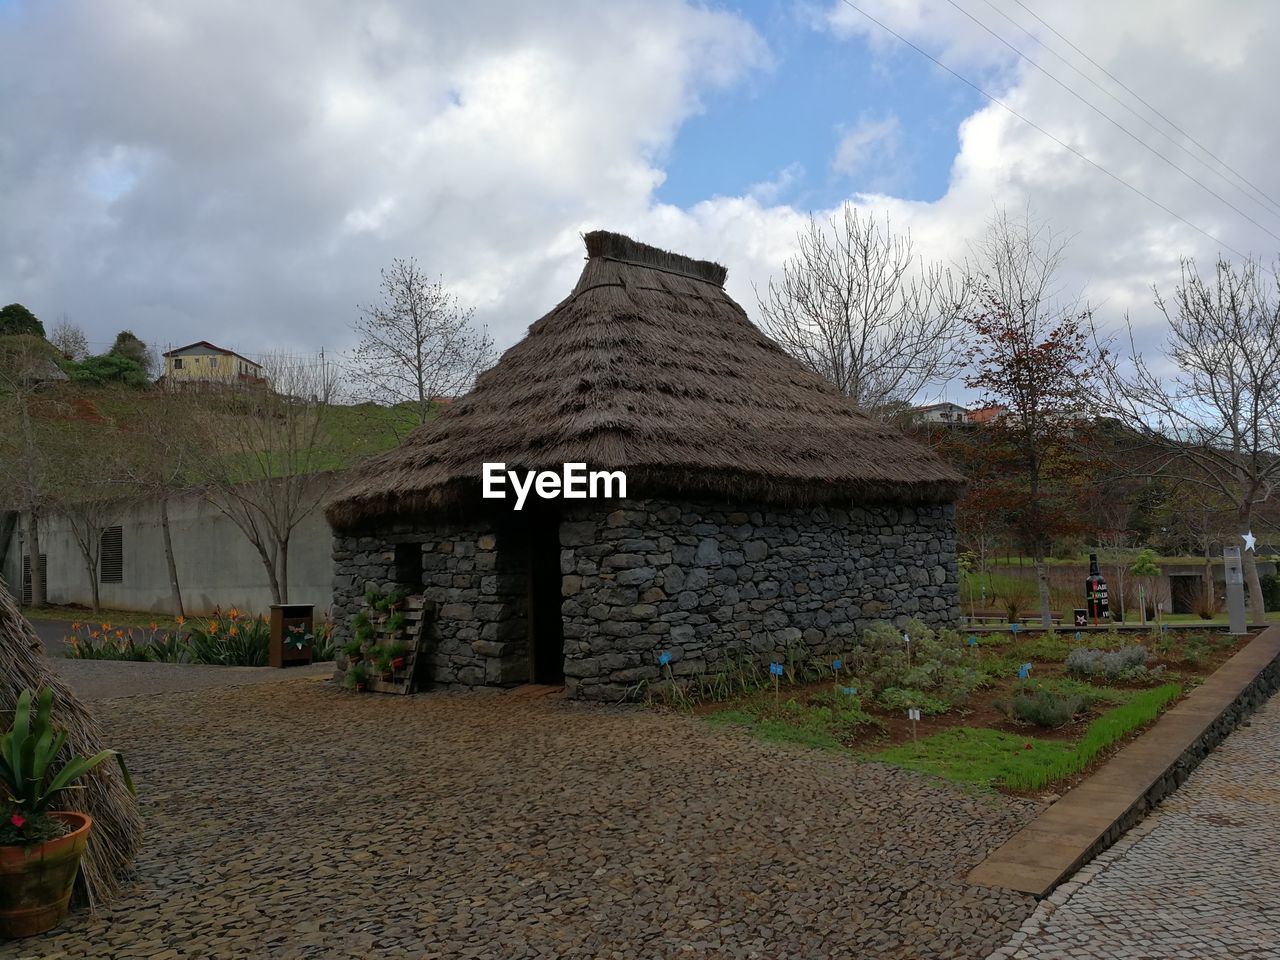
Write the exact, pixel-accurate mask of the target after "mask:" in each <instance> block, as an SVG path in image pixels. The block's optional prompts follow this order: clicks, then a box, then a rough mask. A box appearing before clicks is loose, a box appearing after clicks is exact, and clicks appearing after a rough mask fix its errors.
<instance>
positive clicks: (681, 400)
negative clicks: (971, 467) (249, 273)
mask: <svg viewBox="0 0 1280 960" xmlns="http://www.w3.org/2000/svg"><path fill="white" fill-rule="evenodd" d="M586 244H587V256H588V259H587V265H586V267H585V268H584V269H583V271H582V276H581V277H580V278H579V280H578V285H577V286H576V287H575V288H574V290H573V293H572V294H570V296H569V297H568V298H567V299H566V300H564V301H562V302H561V303H560V304H558V305H557V306H556V307H555V309H553V310H552V311H551V312H550V313H548V314H547V315H546V316H544V317H543V318H542V319H540V320H538V321H537V322H536V323H534V324H533V325H532V326H531V327H530V328H529V333H528V335H527V336H526V337H525V338H524V339H523V340H521V341H520V342H519V343H517V344H516V345H515V346H514V347H512V348H511V349H510V350H508V351H507V352H506V353H505V354H503V356H502V358H501V359H500V360H499V361H498V363H497V364H496V365H495V366H494V367H493V368H492V369H490V370H488V371H487V372H485V373H484V374H482V375H481V376H480V377H479V379H478V380H477V381H476V386H475V389H474V390H472V391H471V392H470V393H469V394H467V395H466V396H465V397H463V398H461V399H460V400H458V401H457V402H456V403H453V404H451V405H450V406H449V407H448V408H447V409H446V410H444V411H443V412H442V413H441V414H440V416H439V417H438V418H437V419H436V420H435V421H433V422H432V423H429V424H427V425H426V426H423V427H420V428H419V429H417V430H415V431H414V432H413V433H412V434H411V435H410V436H409V437H408V439H406V441H405V442H404V443H403V444H402V445H401V446H400V447H399V448H397V449H395V450H392V451H391V452H389V453H386V454H384V455H382V456H379V457H376V458H374V459H372V460H370V461H369V462H367V463H366V464H364V465H363V466H362V467H361V468H360V469H359V470H357V471H356V473H355V474H354V475H353V477H352V479H351V480H350V481H349V482H348V483H347V484H346V485H345V486H344V487H343V488H342V489H340V490H339V491H338V493H337V494H336V495H335V496H334V497H333V498H332V499H331V501H330V502H329V504H328V506H327V508H326V515H327V516H328V518H329V521H330V522H331V523H332V524H333V525H334V526H336V527H339V528H343V529H350V528H352V527H358V526H360V525H362V524H365V523H369V522H377V521H380V520H383V519H390V518H391V517H393V516H396V515H402V514H423V513H431V512H434V511H437V510H441V509H456V508H459V507H463V506H474V505H478V504H480V503H482V501H481V500H480V477H481V470H482V465H483V464H484V463H485V462H499V461H500V462H503V463H506V464H507V469H509V470H511V469H520V470H528V469H555V470H559V469H560V467H561V465H562V464H563V463H565V462H583V463H586V464H587V466H588V468H590V469H614V470H616V469H622V470H625V471H626V474H627V492H628V495H629V496H632V497H634V496H637V495H638V494H640V493H642V492H654V493H669V494H681V495H685V496H702V497H715V498H725V497H728V498H730V499H732V500H735V501H741V502H743V503H749V502H753V501H755V502H760V501H763V502H774V503H820V502H828V503H830V502H850V501H869V500H877V501H885V500H888V501H901V502H912V501H917V502H918V501H938V500H950V499H952V498H953V497H954V496H955V492H956V489H957V487H958V486H959V484H960V483H961V478H960V476H959V475H958V474H957V473H956V472H955V471H954V470H952V469H951V468H950V467H949V466H948V465H947V464H946V463H944V462H943V461H942V460H941V459H940V458H939V457H938V456H937V455H936V454H934V453H933V452H932V451H930V450H929V449H927V448H926V447H924V446H922V445H920V444H918V443H916V442H914V441H912V440H909V439H908V438H906V437H905V436H903V435H902V434H900V433H899V432H897V431H896V430H894V429H892V428H890V427H887V426H885V425H883V424H881V423H880V422H878V421H875V420H873V419H872V418H870V417H868V416H866V415H865V414H863V413H861V412H860V411H859V410H858V409H857V408H855V407H854V406H853V404H851V403H850V402H849V401H848V400H847V399H846V398H845V397H844V396H843V395H842V394H840V392H839V391H837V390H836V389H835V388H834V387H832V386H831V385H829V384H828V383H826V381H824V380H823V379H822V378H821V377H819V376H818V375H816V374H814V373H812V372H811V371H809V370H807V369H806V368H804V367H803V366H801V365H800V363H799V362H797V361H796V360H795V359H793V358H792V357H790V356H789V355H787V354H786V353H785V352H783V350H782V348H781V347H779V346H778V345H777V344H776V343H774V342H773V341H772V340H770V339H769V338H768V337H767V336H765V335H764V334H763V333H762V332H761V331H760V330H759V329H758V328H757V327H756V326H755V325H754V324H752V323H751V321H750V320H749V319H748V318H747V315H746V313H745V311H743V309H742V308H741V307H740V306H738V304H736V303H735V302H734V301H733V300H732V299H730V297H729V295H728V294H727V293H725V291H724V280H725V273H726V271H725V268H724V267H722V266H720V265H719V264H715V263H709V262H707V261H704V260H691V259H689V258H688V257H682V256H679V255H677V254H672V253H667V252H666V251H663V250H659V249H656V248H654V247H650V246H646V245H645V244H641V243H637V242H635V241H633V240H631V239H629V238H627V237H624V236H620V235H618V234H613V233H605V232H603V231H597V232H595V233H589V234H587V235H586ZM498 502H499V501H494V503H495V504H496V503H498ZM503 506H504V507H505V508H506V509H508V510H509V509H510V506H509V504H503Z"/></svg>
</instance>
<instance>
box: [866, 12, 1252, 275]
mask: <svg viewBox="0 0 1280 960" xmlns="http://www.w3.org/2000/svg"><path fill="white" fill-rule="evenodd" d="M841 3H843V4H844V5H845V6H847V7H849V8H851V9H853V10H854V11H856V12H857V13H860V14H861V15H862V16H864V17H866V18H867V19H868V20H870V21H871V22H872V23H874V24H875V25H876V26H878V27H879V28H880V29H881V30H884V31H885V32H886V33H889V34H892V35H893V36H894V37H897V38H898V39H899V40H901V41H902V42H903V43H905V44H906V45H907V46H909V47H910V48H911V49H912V50H914V51H915V52H916V53H918V54H920V56H922V57H924V58H925V59H927V60H930V61H932V62H933V63H934V64H936V65H937V66H939V67H941V68H942V69H943V70H945V71H946V72H947V73H949V74H951V75H952V76H953V77H955V78H956V79H957V80H959V81H960V82H961V83H963V84H964V85H965V86H967V87H970V88H971V89H973V90H974V91H976V92H977V93H978V94H980V95H981V96H983V97H986V98H987V99H988V100H990V101H991V102H992V103H994V104H995V105H996V106H998V107H1000V108H1001V109H1002V110H1004V111H1006V112H1007V113H1009V114H1011V115H1012V116H1014V117H1017V118H1018V119H1019V120H1021V121H1022V122H1023V123H1025V124H1026V125H1027V126H1029V127H1031V128H1032V129H1034V130H1037V131H1039V132H1040V133H1041V134H1042V135H1044V136H1045V137H1048V138H1049V139H1050V140H1052V141H1053V142H1054V143H1056V144H1057V145H1058V146H1060V147H1062V149H1064V150H1066V151H1068V152H1069V153H1071V154H1072V155H1074V156H1076V157H1078V158H1079V159H1081V160H1083V161H1084V162H1085V163H1087V164H1089V166H1091V167H1093V168H1094V169H1096V170H1098V171H1100V172H1102V173H1105V174H1106V175H1107V176H1108V177H1110V178H1111V179H1112V180H1114V181H1115V182H1116V183H1118V184H1120V185H1121V186H1122V187H1125V188H1126V189H1128V190H1130V191H1132V192H1133V193H1136V194H1137V195H1138V196H1140V197H1142V198H1143V199H1144V200H1146V201H1147V202H1148V203H1151V204H1152V205H1154V206H1156V207H1159V208H1160V209H1161V210H1163V211H1164V212H1165V213H1167V214H1168V215H1169V216H1171V217H1173V218H1174V219H1175V220H1178V221H1179V222H1181V223H1184V224H1186V225H1187V226H1188V227H1190V228H1191V229H1192V230H1194V231H1196V233H1198V234H1200V235H1201V236H1203V237H1205V238H1206V239H1208V240H1212V241H1213V242H1214V243H1216V244H1218V245H1219V246H1221V247H1223V248H1225V249H1227V250H1230V251H1231V252H1232V253H1234V254H1235V255H1236V256H1237V257H1239V258H1240V259H1241V260H1246V259H1248V257H1246V256H1245V254H1243V253H1241V252H1240V251H1239V250H1237V249H1236V248H1235V247H1233V246H1231V245H1230V244H1228V243H1226V242H1225V241H1222V240H1219V239H1218V238H1217V237H1215V236H1214V235H1213V234H1211V233H1210V232H1209V231H1208V230H1205V229H1204V228H1203V227H1200V226H1197V225H1196V224H1194V223H1192V222H1191V221H1190V220H1188V219H1187V218H1186V217H1184V216H1182V214H1180V213H1175V212H1174V211H1173V210H1170V209H1169V208H1168V207H1166V206H1165V205H1164V204H1163V203H1161V202H1160V201H1159V200H1157V199H1156V198H1155V197H1153V196H1151V195H1150V194H1148V193H1146V192H1144V191H1143V190H1141V189H1140V188H1138V187H1135V186H1134V185H1133V184H1131V183H1130V182H1129V181H1128V180H1125V179H1124V178H1123V177H1121V176H1119V175H1118V174H1115V173H1112V172H1111V171H1110V170H1108V169H1107V168H1106V167H1104V166H1103V165H1102V164H1100V163H1098V162H1097V161H1096V160H1092V159H1090V158H1089V157H1087V156H1085V154H1083V153H1081V152H1080V151H1079V150H1077V149H1076V148H1075V147H1073V146H1071V144H1069V143H1066V142H1065V141H1063V140H1061V139H1059V138H1058V137H1056V136H1054V135H1053V134H1052V133H1050V132H1049V131H1048V130H1046V129H1045V128H1044V127H1042V126H1040V124H1038V123H1036V122H1035V121H1034V120H1032V119H1031V118H1030V117H1027V116H1024V115H1023V114H1021V113H1019V112H1018V111H1017V110H1015V109H1013V107H1011V106H1009V104H1007V103H1005V102H1004V101H1003V100H1001V99H999V98H998V97H995V96H993V95H992V94H990V93H987V91H986V90H984V89H982V87H980V86H978V85H977V84H976V83H974V82H973V81H972V80H970V79H969V78H968V77H965V76H963V75H961V74H959V73H957V72H956V71H955V70H952V69H951V68H950V67H948V66H947V65H946V64H945V63H943V62H942V61H941V60H939V59H938V58H937V57H935V56H933V54H931V53H929V52H928V51H927V50H924V49H923V48H921V47H918V46H917V45H916V44H914V43H912V42H911V41H910V40H908V39H907V38H906V37H904V36H903V35H902V34H900V33H898V31H896V30H894V29H893V28H892V27H889V26H888V25H886V24H885V23H883V22H882V21H880V20H877V19H876V18H875V17H873V16H872V15H871V14H869V13H867V11H865V10H863V9H862V8H861V7H859V6H858V5H857V4H855V3H854V2H853V0H841Z"/></svg>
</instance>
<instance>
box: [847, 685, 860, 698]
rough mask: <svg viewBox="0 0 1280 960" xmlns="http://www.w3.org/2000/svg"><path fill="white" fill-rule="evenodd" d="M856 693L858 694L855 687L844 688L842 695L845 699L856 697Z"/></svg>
mask: <svg viewBox="0 0 1280 960" xmlns="http://www.w3.org/2000/svg"><path fill="white" fill-rule="evenodd" d="M857 693H858V688H857V687H845V688H844V695H845V696H846V697H852V696H856V695H857Z"/></svg>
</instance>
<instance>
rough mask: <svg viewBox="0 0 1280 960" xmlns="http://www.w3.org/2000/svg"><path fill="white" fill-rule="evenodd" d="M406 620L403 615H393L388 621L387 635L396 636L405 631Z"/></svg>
mask: <svg viewBox="0 0 1280 960" xmlns="http://www.w3.org/2000/svg"><path fill="white" fill-rule="evenodd" d="M404 624H405V619H404V614H403V613H393V614H392V615H391V618H390V619H389V620H388V621H387V633H389V634H391V635H392V636H395V635H396V634H397V633H400V632H401V631H402V630H403V629H404Z"/></svg>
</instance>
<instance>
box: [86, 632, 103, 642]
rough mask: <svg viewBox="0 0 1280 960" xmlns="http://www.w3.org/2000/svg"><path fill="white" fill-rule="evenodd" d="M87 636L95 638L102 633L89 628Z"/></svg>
mask: <svg viewBox="0 0 1280 960" xmlns="http://www.w3.org/2000/svg"><path fill="white" fill-rule="evenodd" d="M89 636H91V637H93V639H95V640H97V639H98V638H99V637H100V636H102V634H100V633H99V632H98V631H97V630H90V631H89Z"/></svg>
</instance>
